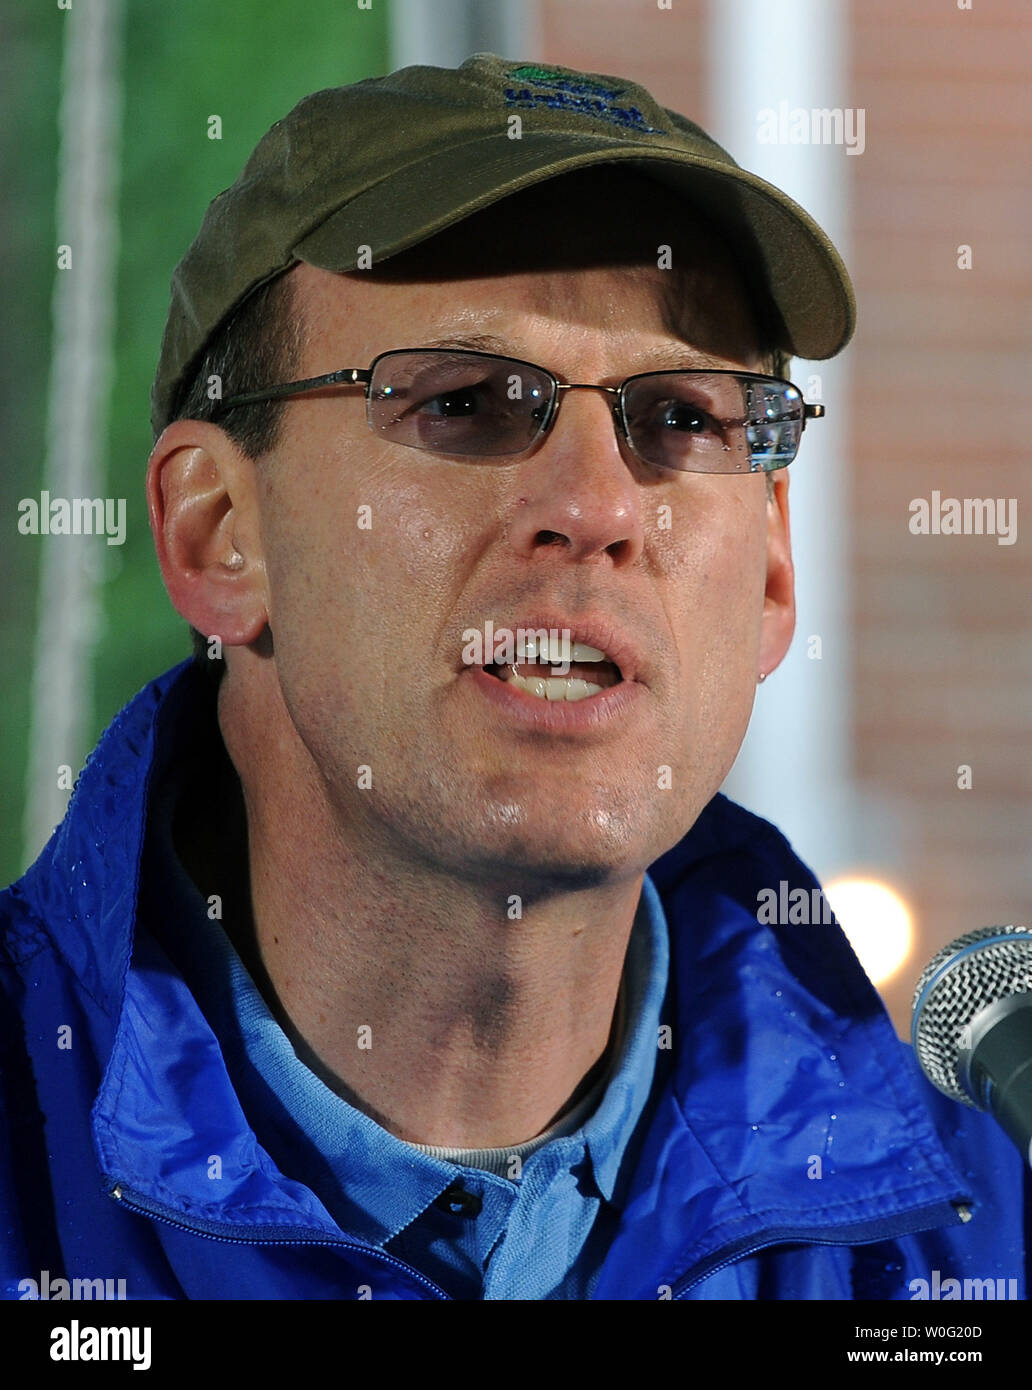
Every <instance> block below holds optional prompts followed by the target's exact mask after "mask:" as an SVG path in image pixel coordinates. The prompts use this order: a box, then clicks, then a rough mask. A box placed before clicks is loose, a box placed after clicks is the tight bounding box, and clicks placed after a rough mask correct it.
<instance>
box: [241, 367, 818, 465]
mask: <svg viewBox="0 0 1032 1390" xmlns="http://www.w3.org/2000/svg"><path fill="white" fill-rule="evenodd" d="M416 353H420V354H427V355H432V354H435V353H440V355H441V356H442V357H476V358H482V359H484V358H486V359H487V360H488V361H494V362H509V363H512V364H513V365H515V366H522V367H530V368H531V369H532V370H533V371H535V372H538V373H540V374H541V375H542V376H544V377H547V378H548V379H549V380H550V381H551V383H552V395H551V398H550V400H549V403H548V408H547V411H546V413H545V415H544V416H543V418H542V419H541V420H540V421H539V423H538V428H537V433H536V434H535V435H534V437H533V438H532V439H531V440H530V442H529V443H528V444H527V445H526V446H525V448H523V449H520V450H514V451H513V452H512V453H499V454H494V455H490V457H494V458H513V459H516V458H520V457H522V456H523V455H525V454H527V453H529V452H530V451H531V450H532V449H533V448H535V447H536V446H537V445H538V444H539V443H540V441H541V440H542V439H543V438H544V437H545V435H547V434H548V432H549V431H550V430H551V428H552V426H553V425H554V424H555V422H556V420H557V419H558V416H559V406H560V400H561V398H560V395H559V393H560V391H604V392H606V394H607V395H610V396H615V397H616V398H617V400H616V402H615V403H614V405H613V418H614V420H615V421H616V424H617V426H618V428H619V432H620V434H621V435H622V437H623V439H624V441H625V443H626V444H627V447H628V448H629V449H630V450H631V451H632V453H634V455H635V456H636V457H637V458H641V459H642V461H643V462H645V463H648V464H650V466H651V467H663V465H661V464H656V463H653V462H652V461H651V460H649V459H645V458H643V457H642V455H641V454H639V453H638V450H637V448H636V447H635V445H634V444H633V442H632V440H631V435H630V431H629V429H628V424H627V417H626V412H625V407H624V392H625V390H626V388H627V386H628V385H629V384H630V383H631V382H632V381H640V380H641V379H642V378H643V377H654V376H674V375H677V376H682V375H683V376H734V377H740V378H745V379H747V380H752V381H766V382H772V383H777V384H778V385H781V386H790V387H791V388H792V390H793V391H796V392H798V394H799V399H800V403H801V404H802V407H803V414H802V426H803V430H805V429H806V422H807V420H819V419H821V418H823V416H824V414H825V409H824V406H823V405H816V404H810V403H809V402H807V401H805V400H803V393H802V391H800V390H799V387H798V386H796V385H795V383H794V382H791V381H787V380H786V379H785V378H784V377H776V376H770V375H767V374H765V373H763V372H739V371H734V370H720V369H713V368H709V367H696V368H690V367H685V368H665V369H664V368H661V369H658V370H654V371H651V372H636V373H634V374H633V375H632V376H629V377H625V378H624V380H623V381H622V382H621V383H620V385H619V386H602V385H600V384H599V383H596V382H581V381H574V382H565V381H560V380H559V378H558V377H557V376H556V375H555V373H554V372H551V371H549V370H548V368H547V367H542V366H540V365H538V364H537V363H535V362H528V361H526V359H524V358H519V357H508V356H505V355H503V354H501V353H493V352H480V351H477V350H475V349H472V348H446V347H427V348H419V347H415V348H390V349H388V350H387V351H386V352H381V353H378V354H377V356H376V357H374V358H373V360H372V362H370V364H369V366H368V367H341V368H340V369H339V370H338V371H335V372H325V373H324V374H323V375H321V376H312V377H305V378H304V379H303V380H300V381H288V382H284V383H282V384H280V385H276V386H266V387H263V388H262V389H261V390H259V391H247V392H244V393H242V394H241V395H238V396H231V397H229V399H228V400H224V401H223V402H222V403H221V405H220V406H219V408H218V410H217V411H216V412H215V419H216V420H217V419H218V416H219V415H220V414H221V413H222V411H224V410H232V409H234V408H235V407H237V406H242V405H257V404H259V403H260V402H262V401H273V400H286V399H289V398H290V397H292V396H297V395H300V394H302V393H303V392H306V391H314V390H319V389H321V388H323V387H327V386H365V388H366V389H365V400H366V408H367V414H366V419H367V422H368V423H369V425H370V428H372V422H371V421H370V420H369V415H368V406H369V402H370V394H369V388H370V386H371V385H372V381H373V375H374V373H375V371H376V368H377V366H378V365H379V364H380V363H381V362H382V361H383V360H384V358H387V357H400V356H406V355H411V354H416ZM722 423H724V424H731V423H736V422H734V421H724V422H722ZM741 423H744V421H743V422H741ZM772 423H777V421H776V420H775V421H773V422H772ZM801 436H802V431H800V438H801ZM399 442H400V441H399ZM402 447H408V448H421V446H419V445H415V444H408V445H403V446H402ZM423 452H427V453H437V454H438V455H439V456H440V455H441V454H445V455H446V454H447V451H444V450H439V451H438V450H434V449H433V448H431V447H427V448H426V449H425V450H423ZM797 453H798V445H797V447H796V453H794V454H793V455H792V458H791V459H789V460H788V462H787V463H783V464H779V465H778V467H777V468H770V469H754V470H752V471H754V472H768V473H774V472H778V471H779V470H780V469H781V468H787V467H788V464H789V463H792V462H794V460H795V457H796V454H797ZM460 457H471V458H472V457H475V455H460ZM669 471H671V472H673V471H678V470H674V469H670V470H669ZM683 471H686V472H690V471H693V470H683ZM698 471H700V472H711V471H716V470H708V469H703V470H698Z"/></svg>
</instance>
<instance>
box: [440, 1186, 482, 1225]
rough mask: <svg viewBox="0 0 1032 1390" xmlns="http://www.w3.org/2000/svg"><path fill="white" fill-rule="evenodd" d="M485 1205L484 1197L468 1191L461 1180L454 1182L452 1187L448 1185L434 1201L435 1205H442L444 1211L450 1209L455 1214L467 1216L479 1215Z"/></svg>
mask: <svg viewBox="0 0 1032 1390" xmlns="http://www.w3.org/2000/svg"><path fill="white" fill-rule="evenodd" d="M483 1205H484V1200H483V1198H482V1197H479V1196H478V1195H477V1194H476V1193H475V1192H467V1191H466V1189H465V1188H464V1187H463V1185H462V1183H461V1182H453V1183H452V1185H451V1186H450V1187H446V1188H445V1189H444V1191H443V1192H442V1193H441V1195H440V1197H438V1198H437V1199H436V1200H435V1202H434V1206H435V1207H440V1209H441V1210H442V1211H450V1212H451V1213H452V1215H453V1216H465V1217H467V1218H471V1217H474V1216H479V1215H480V1212H481V1209H482V1208H483Z"/></svg>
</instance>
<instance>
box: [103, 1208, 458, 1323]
mask: <svg viewBox="0 0 1032 1390" xmlns="http://www.w3.org/2000/svg"><path fill="white" fill-rule="evenodd" d="M108 1196H109V1197H111V1198H112V1199H113V1200H114V1201H116V1202H118V1203H119V1205H120V1206H122V1207H124V1208H125V1210H126V1211H135V1212H138V1213H139V1215H141V1216H146V1217H149V1218H151V1219H152V1220H155V1221H164V1222H165V1224H166V1225H168V1226H175V1227H177V1228H178V1229H179V1230H180V1231H188V1232H189V1233H190V1234H191V1235H196V1236H204V1237H205V1239H206V1240H218V1241H222V1242H224V1243H225V1244H228V1245H328V1246H335V1247H339V1248H340V1249H342V1250H356V1251H358V1252H359V1253H360V1254H362V1255H365V1256H367V1257H368V1256H369V1255H373V1256H375V1257H376V1258H377V1259H378V1260H380V1261H382V1263H384V1264H386V1265H389V1266H391V1267H392V1268H394V1269H398V1270H401V1271H402V1272H403V1273H404V1274H407V1275H408V1276H409V1277H410V1278H411V1279H413V1280H414V1281H415V1282H416V1283H417V1284H421V1285H422V1286H423V1288H425V1289H427V1290H428V1291H429V1292H430V1293H432V1294H433V1295H434V1297H435V1298H437V1299H443V1300H444V1301H445V1302H448V1303H452V1302H454V1299H453V1298H452V1297H451V1295H450V1294H447V1293H445V1291H444V1290H443V1289H442V1288H441V1287H440V1285H439V1284H435V1283H434V1282H433V1280H432V1279H428V1278H427V1277H426V1275H425V1274H420V1272H419V1270H418V1269H413V1267H412V1266H411V1265H407V1264H405V1262H404V1261H403V1260H399V1259H397V1258H395V1256H394V1255H388V1254H387V1253H386V1252H385V1251H383V1250H377V1248H376V1246H374V1245H364V1244H362V1243H360V1242H359V1241H356V1240H345V1239H343V1238H342V1239H340V1240H335V1239H334V1238H333V1236H325V1237H322V1238H319V1237H313V1238H308V1237H303V1236H298V1237H290V1236H282V1235H273V1234H258V1233H257V1232H250V1233H248V1234H246V1235H226V1234H225V1228H220V1227H219V1226H217V1225H216V1223H214V1222H211V1223H209V1222H195V1221H184V1220H182V1218H181V1217H179V1216H176V1215H175V1214H170V1210H169V1208H167V1207H162V1206H160V1205H159V1204H158V1203H157V1202H151V1201H148V1200H147V1198H146V1197H143V1196H141V1194H140V1193H138V1192H134V1191H133V1190H132V1188H129V1187H126V1186H125V1184H124V1183H118V1182H116V1183H114V1184H113V1185H112V1186H111V1187H110V1188H109V1189H108ZM209 1227H210V1229H209ZM269 1229H270V1228H269V1227H265V1228H259V1231H261V1230H264V1231H269ZM273 1229H274V1228H273Z"/></svg>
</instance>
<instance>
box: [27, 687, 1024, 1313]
mask: <svg viewBox="0 0 1032 1390" xmlns="http://www.w3.org/2000/svg"><path fill="white" fill-rule="evenodd" d="M173 690H175V691H176V692H177V698H182V697H183V696H184V695H185V696H186V697H187V699H188V701H190V702H194V701H196V714H195V718H196V719H201V718H211V717H213V716H212V709H213V706H212V705H211V702H210V693H209V692H208V691H207V687H206V685H205V683H204V677H203V676H202V675H201V674H200V673H198V672H197V671H196V670H195V669H194V668H193V667H192V666H191V665H190V664H189V663H184V664H183V665H181V666H179V667H176V668H174V669H173V670H172V671H169V672H167V673H166V674H165V675H163V676H162V677H160V678H159V679H158V680H156V681H153V682H152V683H151V684H150V685H148V686H146V687H145V688H144V689H143V690H142V691H141V693H140V694H139V695H138V696H137V697H136V698H135V699H134V700H132V701H131V702H130V704H128V705H127V706H126V708H125V709H124V710H122V712H121V713H120V714H119V715H118V716H117V718H116V719H115V720H114V721H113V723H112V724H111V726H110V728H109V729H108V730H107V732H106V733H105V734H104V736H103V738H102V739H101V741H100V743H99V744H98V746H97V748H96V749H95V750H94V752H93V754H92V755H91V757H90V759H89V760H88V762H87V764H86V767H85V768H84V769H83V772H82V774H81V775H80V777H79V780H78V783H77V784H76V789H75V793H74V795H73V797H72V801H71V804H70V806H69V808H68V812H67V815H66V816H65V819H64V820H63V822H62V823H61V825H60V826H59V827H58V828H57V830H56V831H55V832H54V835H53V836H52V837H51V840H50V842H49V844H48V845H47V847H46V848H45V850H44V851H43V853H42V854H41V855H40V857H39V859H38V860H37V861H36V863H35V864H34V865H33V866H32V868H31V869H29V871H28V872H27V873H26V874H25V875H24V877H23V878H22V879H20V880H19V881H18V882H17V883H15V884H14V885H12V887H10V888H9V889H7V890H6V892H4V893H3V894H2V895H0V1078H2V1087H0V1103H2V1110H0V1295H2V1296H3V1297H6V1298H19V1297H23V1296H25V1294H24V1289H25V1288H26V1287H27V1286H25V1285H24V1284H23V1285H22V1290H21V1291H20V1290H19V1284H20V1283H21V1281H23V1280H25V1279H27V1278H34V1279H38V1278H39V1275H40V1273H41V1272H42V1271H44V1270H46V1271H49V1276H50V1279H51V1280H52V1281H53V1280H54V1279H56V1278H58V1277H65V1278H68V1279H69V1280H71V1279H74V1278H84V1279H85V1278H90V1279H97V1278H111V1279H114V1280H118V1279H125V1281H126V1284H125V1287H126V1290H127V1295H128V1297H129V1298H158V1299H177V1298H192V1299H220V1298H237V1299H320V1298H322V1299H352V1298H368V1297H372V1298H376V1299H385V1298H386V1299H441V1298H446V1297H447V1295H446V1294H444V1293H443V1291H442V1290H440V1289H439V1288H438V1287H437V1286H436V1285H435V1284H434V1283H433V1282H432V1281H431V1280H429V1279H427V1278H426V1277H424V1276H423V1275H422V1274H421V1273H420V1272H419V1271H418V1270H415V1269H413V1268H410V1267H409V1266H407V1265H405V1264H403V1263H402V1262H401V1261H400V1260H398V1259H396V1258H393V1257H391V1256H389V1255H387V1254H385V1253H383V1252H381V1251H379V1250H377V1249H375V1248H373V1247H372V1246H369V1245H366V1244H365V1243H363V1242H362V1241H361V1240H358V1239H355V1238H353V1237H349V1236H348V1234H347V1233H346V1232H344V1231H342V1230H341V1229H340V1228H339V1227H338V1226H337V1225H336V1224H335V1223H334V1222H333V1221H332V1220H331V1218H330V1217H329V1215H328V1214H327V1212H326V1210H325V1208H324V1207H323V1206H322V1204H321V1203H320V1202H319V1200H318V1199H317V1198H316V1197H315V1195H314V1194H313V1193H312V1192H311V1191H310V1190H309V1189H308V1188H307V1187H305V1186H304V1185H303V1184H301V1183H299V1182H296V1181H294V1180H293V1179H291V1178H290V1177H288V1176H287V1175H285V1174H284V1173H282V1172H281V1171H279V1169H278V1168H277V1167H276V1165H275V1164H274V1162H273V1161H272V1159H271V1158H270V1157H269V1155H268V1154H267V1153H266V1152H265V1151H264V1150H263V1149H262V1148H261V1146H260V1145H259V1143H258V1141H257V1139H256V1137H255V1135H254V1133H253V1131H252V1129H251V1128H250V1126H249V1124H248V1122H247V1120H246V1119H245V1117H244V1114H243V1111H242V1110H241V1107H240V1104H239V1102H238V1100H237V1097H236V1095H235V1093H234V1091H233V1088H232V1085H231V1083H230V1079H229V1076H228V1074H227V1072H226V1068H225V1064H224V1062H223V1060H222V1056H221V1053H220V1051H219V1047H218V1045H217V1042H216V1039H215V1037H214V1035H213V1034H212V1032H211V1030H210V1028H209V1026H208V1024H207V1022H206V1021H205V1018H204V1016H203V1015H202V1013H201V1012H200V1010H199V1008H198V1006H197V1004H196V1002H195V1001H194V999H193V996H192V995H191V994H190V992H189V990H188V989H187V987H186V984H185V982H184V981H183V980H182V979H181V978H179V977H178V976H177V975H176V974H175V973H174V972H170V971H169V970H168V968H167V963H166V964H165V965H163V966H162V967H161V968H157V967H156V968H154V969H150V968H148V955H147V953H148V950H149V949H150V947H149V943H148V937H147V934H146V932H144V931H142V930H141V931H139V932H137V931H136V930H135V929H136V925H137V923H136V912H137V904H138V899H139V894H140V881H139V880H140V862H141V853H142V847H143V836H144V829H145V824H146V809H147V794H148V781H149V776H150V772H151V769H152V766H153V764H154V762H155V750H156V746H157V742H158V740H159V739H163V740H166V741H167V740H172V741H173V744H174V743H175V741H176V740H184V741H185V740H187V739H188V738H189V737H190V721H189V720H182V719H180V720H178V721H177V723H176V724H175V725H174V726H173V725H170V724H169V721H168V719H167V718H166V719H165V720H164V722H162V721H161V719H160V715H161V711H162V708H163V706H167V704H168V697H169V692H170V691H173ZM205 701H207V702H208V703H207V704H206V703H205ZM187 708H193V704H192V703H191V704H188V705H187ZM164 752H166V753H170V754H171V756H175V747H174V746H173V747H172V748H171V749H169V748H167V747H166V748H165V749H164ZM649 872H650V875H651V877H652V879H653V881H654V883H655V885H656V887H657V889H658V890H659V893H660V896H661V898H662V901H663V905H664V909H665V911H666V915H667V919H668V923H669V928H670V947H671V965H670V987H669V990H668V995H667V999H666V1002H665V1005H664V1011H663V1020H664V1024H665V1025H668V1027H669V1033H668V1034H666V1035H665V1038H664V1039H663V1041H668V1042H669V1046H668V1047H665V1046H663V1045H662V1043H661V1048H660V1052H659V1066H658V1068H657V1075H656V1081H655V1090H654V1096H653V1103H651V1104H650V1105H649V1107H648V1108H647V1110H646V1115H645V1118H644V1119H643V1122H642V1123H643V1124H644V1125H646V1126H647V1129H646V1131H645V1132H644V1133H643V1135H642V1138H641V1142H640V1143H638V1144H636V1145H635V1146H634V1154H635V1160H634V1161H635V1164H636V1166H635V1169H634V1172H633V1175H632V1176H631V1177H630V1180H629V1185H628V1187H627V1189H626V1192H627V1195H626V1200H625V1202H624V1205H623V1210H622V1218H621V1224H620V1227H619V1231H618V1234H617V1235H616V1237H615V1239H614V1241H613V1243H612V1245H611V1246H610V1249H609V1252H608V1255H607V1257H606V1260H605V1263H604V1265H603V1267H602V1270H601V1273H600V1275H599V1278H598V1282H597V1285H596V1288H595V1297H596V1298H600V1299H649V1300H652V1299H663V1298H678V1299H681V1298H683V1299H714V1298H717V1299H792V1300H795V1299H901V1300H908V1299H911V1298H914V1297H920V1296H922V1292H923V1291H926V1292H927V1294H928V1296H931V1297H949V1296H951V1294H950V1290H951V1289H952V1288H953V1287H954V1286H951V1285H948V1284H947V1283H946V1281H947V1280H949V1279H956V1280H960V1281H963V1280H970V1281H976V1280H977V1281H979V1283H978V1284H973V1283H972V1284H970V1285H969V1286H968V1289H969V1290H973V1291H977V1292H969V1293H968V1296H981V1297H1007V1296H1015V1295H1016V1296H1017V1297H1019V1298H1025V1297H1026V1296H1027V1289H1028V1273H1029V1268H1028V1264H1029V1253H1028V1252H1029V1250H1030V1248H1032V1242H1030V1241H1029V1234H1030V1232H1029V1230H1028V1225H1029V1222H1028V1217H1027V1212H1028V1210H1029V1209H1030V1206H1029V1203H1028V1202H1027V1201H1026V1197H1027V1194H1026V1192H1025V1189H1024V1183H1025V1178H1024V1169H1023V1165H1022V1162H1021V1159H1020V1157H1019V1155H1018V1153H1017V1151H1016V1149H1015V1148H1014V1147H1013V1146H1012V1144H1011V1143H1010V1141H1009V1140H1008V1139H1007V1138H1006V1137H1005V1136H1004V1135H1003V1133H1002V1132H1001V1131H999V1130H998V1129H997V1127H996V1125H995V1124H994V1122H993V1121H992V1120H991V1119H989V1118H988V1117H987V1116H984V1115H981V1114H979V1113H976V1112H974V1111H969V1110H967V1109H965V1108H964V1107H961V1106H958V1105H956V1104H954V1103H953V1102H952V1101H949V1100H947V1099H946V1098H945V1097H943V1096H940V1095H939V1093H938V1092H937V1091H935V1090H934V1089H933V1088H932V1087H931V1086H930V1085H929V1084H928V1083H927V1082H926V1081H925V1080H924V1078H923V1077H922V1076H921V1074H920V1072H919V1070H918V1069H917V1067H916V1064H915V1063H914V1060H913V1055H912V1052H911V1050H910V1048H909V1047H908V1046H906V1045H905V1044H903V1043H901V1042H900V1041H899V1040H898V1038H897V1037H896V1034H895V1032H894V1030H893V1027H892V1025H891V1023H890V1021H889V1019H888V1017H887V1016H886V1014H885V1011H884V1008H883V1006H882V1004H881V1002H880V1000H879V998H878V996H877V994H876V992H875V990H874V989H873V987H872V986H871V984H870V983H869V981H868V980H867V978H866V976H865V975H864V974H863V972H862V970H861V969H860V966H859V965H858V963H857V960H856V958H855V956H854V955H853V952H852V950H851V949H850V947H849V944H848V942H847V940H846V938H845V937H844V935H843V934H842V932H841V930H840V929H839V927H838V926H837V925H831V926H828V925H809V926H791V927H781V926H762V925H760V924H759V923H758V921H757V903H758V901H759V900H760V899H759V896H758V895H759V893H760V890H761V889H765V888H770V887H772V886H773V887H775V888H776V887H777V885H778V884H779V883H780V882H781V881H782V880H785V881H786V882H787V883H788V884H789V886H790V888H798V887H802V888H805V889H807V890H811V889H813V888H815V887H816V886H817V885H816V880H815V879H814V878H813V875H812V874H811V873H810V872H809V870H808V869H806V868H805V866H804V865H803V864H802V863H801V862H800V861H799V860H798V859H797V858H796V857H795V855H794V854H793V853H792V851H791V849H790V848H789V846H788V844H787V842H786V841H785V839H784V837H783V836H782V835H781V834H780V833H779V832H778V831H777V830H776V829H775V828H774V827H773V826H772V825H769V824H768V823H767V822H765V821H762V820H760V819H758V818H757V817H756V816H753V815H751V814H750V813H748V812H747V811H745V810H743V809H742V808H741V807H739V806H736V805H735V804H734V803H733V802H731V801H728V800H727V799H726V798H725V797H723V796H719V795H718V796H716V797H715V798H714V799H713V801H712V802H711V803H710V804H709V805H708V806H707V807H706V809H705V811H704V812H703V814H702V816H701V817H700V818H699V820H698V822H697V823H696V825H695V826H694V827H693V828H692V830H691V831H690V832H689V834H687V835H686V836H685V837H684V839H683V840H682V841H681V842H680V843H679V844H678V845H676V846H675V847H674V848H673V849H672V850H671V851H670V852H669V853H668V854H666V855H664V856H663V857H662V858H661V859H659V860H658V861H657V862H656V863H655V864H654V865H652V867H651V868H650V870H649ZM134 952H135V956H134V955H133V953H134ZM131 958H132V959H133V964H134V969H133V971H132V974H131V975H130V973H129V964H130V959H131ZM137 967H139V968H137ZM213 1152H217V1153H219V1154H221V1155H223V1156H224V1162H225V1166H224V1173H232V1174H234V1175H235V1176H233V1177H232V1178H230V1179H229V1180H228V1181H223V1182H220V1183H219V1184H218V1185H217V1189H218V1195H217V1197H213V1193H212V1187H213V1185H212V1184H211V1183H210V1182H208V1181H207V1180H206V1177H205V1161H204V1159H205V1156H206V1155H208V1154H211V1153H213ZM227 1155H229V1156H231V1158H232V1161H226V1160H225V1156H227ZM988 1280H992V1281H994V1283H993V1284H992V1285H987V1284H986V1283H983V1282H981V1281H988ZM917 1281H924V1283H923V1284H922V1283H920V1282H917ZM995 1281H1002V1282H995ZM1011 1281H1014V1282H1011ZM957 1287H959V1288H962V1287H963V1285H962V1284H961V1285H959V1286H957Z"/></svg>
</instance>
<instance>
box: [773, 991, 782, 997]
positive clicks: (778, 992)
mask: <svg viewBox="0 0 1032 1390" xmlns="http://www.w3.org/2000/svg"><path fill="white" fill-rule="evenodd" d="M774 998H775V999H780V998H781V990H780V989H776V990H775V991H774Z"/></svg>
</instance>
